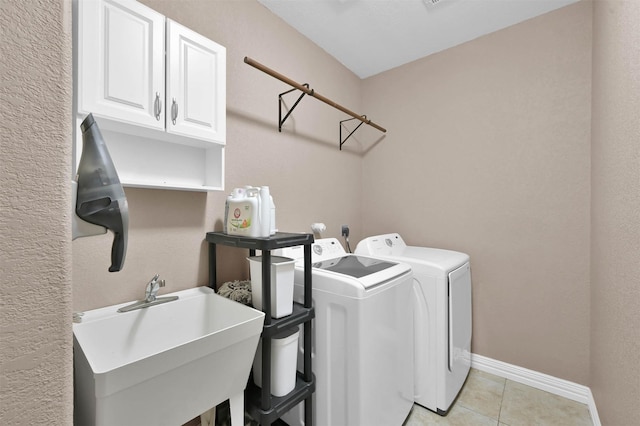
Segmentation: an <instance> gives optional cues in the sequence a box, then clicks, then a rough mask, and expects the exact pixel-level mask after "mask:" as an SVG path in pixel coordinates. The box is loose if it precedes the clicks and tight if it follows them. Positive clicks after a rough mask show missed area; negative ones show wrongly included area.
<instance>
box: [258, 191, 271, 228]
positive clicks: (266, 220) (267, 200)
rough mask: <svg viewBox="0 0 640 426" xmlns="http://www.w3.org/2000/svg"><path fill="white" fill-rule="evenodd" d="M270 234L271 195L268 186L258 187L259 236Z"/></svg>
mask: <svg viewBox="0 0 640 426" xmlns="http://www.w3.org/2000/svg"><path fill="white" fill-rule="evenodd" d="M269 235H271V195H270V194H269V187H268V186H261V187H260V236H261V237H268V236H269Z"/></svg>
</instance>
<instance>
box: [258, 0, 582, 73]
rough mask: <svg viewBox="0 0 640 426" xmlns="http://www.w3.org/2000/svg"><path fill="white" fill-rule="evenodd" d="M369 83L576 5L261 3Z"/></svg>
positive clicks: (380, 0)
mask: <svg viewBox="0 0 640 426" xmlns="http://www.w3.org/2000/svg"><path fill="white" fill-rule="evenodd" d="M258 1H259V2H260V3H262V4H263V5H264V6H266V7H267V8H268V9H269V10H271V12H273V13H274V14H276V15H277V16H279V17H280V18H282V19H283V20H284V21H285V22H287V23H288V24H289V25H291V26H292V27H293V28H295V29H297V30H298V31H299V32H300V33H302V34H303V35H305V36H306V37H308V38H309V39H311V40H312V41H313V42H314V43H316V44H317V45H318V46H320V47H321V48H323V49H324V50H325V51H327V52H328V53H329V54H330V55H331V56H333V57H334V58H336V59H337V60H338V61H340V62H341V63H342V64H343V65H344V66H346V67H347V68H348V69H350V70H351V71H353V73H355V74H356V75H357V76H359V77H360V78H366V77H369V76H372V75H375V74H378V73H380V72H383V71H386V70H389V69H391V68H395V67H397V66H400V65H403V64H406V63H408V62H411V61H414V60H416V59H419V58H423V57H425V56H428V55H431V54H432V53H436V52H439V51H442V50H445V49H448V48H450V47H453V46H456V45H459V44H461V43H464V42H467V41H470V40H473V39H475V38H478V37H480V36H482V35H485V34H489V33H491V32H494V31H498V30H500V29H503V28H506V27H508V26H511V25H514V24H517V23H518V22H522V21H524V20H527V19H530V18H533V17H535V16H538V15H542V14H543V13H547V12H550V11H552V10H554V9H558V8H560V7H563V6H566V5H568V4H571V3H575V2H576V1H578V0H258Z"/></svg>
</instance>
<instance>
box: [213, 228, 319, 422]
mask: <svg viewBox="0 0 640 426" xmlns="http://www.w3.org/2000/svg"><path fill="white" fill-rule="evenodd" d="M206 240H207V242H208V243H209V287H211V288H213V289H214V290H215V289H216V245H218V244H221V245H225V246H231V247H238V248H244V249H248V250H249V255H250V256H255V255H256V250H261V251H262V311H263V312H264V313H265V318H264V328H263V330H262V388H258V387H257V386H255V385H254V384H253V382H252V381H249V384H248V386H247V390H246V391H245V405H246V408H247V409H248V410H249V413H250V414H251V416H252V417H253V418H254V419H255V420H256V421H258V422H259V423H260V424H261V425H265V426H269V425H271V423H273V422H274V421H276V420H277V419H279V418H280V417H281V416H282V415H283V414H284V413H286V412H287V411H289V410H290V409H291V408H293V407H294V406H296V405H297V404H299V403H300V402H301V401H304V417H305V424H306V425H308V426H312V425H313V420H312V394H313V392H315V377H314V375H313V371H312V368H311V320H312V319H313V317H314V316H315V312H314V310H313V306H312V298H311V244H313V241H314V240H313V234H296V233H285V232H278V233H276V234H275V235H272V236H270V237H260V238H252V237H240V236H236V235H227V234H225V233H222V232H209V233H207V236H206ZM299 245H302V246H304V303H303V304H300V303H296V302H294V304H293V313H292V314H291V315H288V316H286V317H284V318H278V319H276V318H271V251H272V250H275V249H279V248H284V247H292V246H299ZM300 324H304V373H300V372H296V385H295V387H294V389H293V390H292V391H291V392H290V393H289V394H287V395H285V396H282V397H275V396H272V395H271V392H270V389H271V350H270V349H271V338H272V337H273V336H274V335H275V334H278V333H280V332H282V331H285V330H287V329H290V328H293V327H297V326H298V325H300Z"/></svg>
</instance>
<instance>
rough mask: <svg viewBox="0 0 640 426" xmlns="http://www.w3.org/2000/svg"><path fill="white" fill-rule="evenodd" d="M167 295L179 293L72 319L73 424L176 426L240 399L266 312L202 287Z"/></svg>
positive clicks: (110, 307) (102, 309) (89, 313)
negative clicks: (169, 298) (166, 299)
mask: <svg viewBox="0 0 640 426" xmlns="http://www.w3.org/2000/svg"><path fill="white" fill-rule="evenodd" d="M166 296H178V297H179V299H178V300H176V301H172V302H168V303H164V304H161V305H156V306H151V307H149V308H143V309H138V310H135V311H131V312H126V313H118V312H117V310H118V308H120V307H123V306H127V305H129V304H130V303H131V302H129V303H123V304H120V305H114V306H109V307H106V308H100V309H95V310H93V311H88V312H85V313H84V316H83V317H82V322H80V323H75V324H73V336H74V339H73V344H74V347H73V348H74V356H73V357H74V384H75V421H74V423H75V424H76V425H90V424H96V425H109V426H112V425H118V426H125V425H172V426H176V425H181V424H184V423H186V422H187V421H189V420H190V419H192V418H194V417H196V416H198V415H199V414H201V413H203V412H205V411H207V410H209V409H211V408H213V407H214V406H215V405H217V404H219V403H220V402H222V401H225V400H226V399H230V398H231V399H232V404H234V403H235V404H236V405H237V403H238V401H240V402H241V403H242V401H243V400H242V394H243V391H244V388H245V386H246V384H247V379H248V377H249V370H250V369H251V364H252V361H253V357H254V355H255V351H256V347H257V345H258V338H259V336H260V333H261V331H262V325H263V322H264V313H263V312H260V311H257V310H255V309H252V308H250V307H247V306H244V305H241V304H240V303H237V302H234V301H231V300H228V299H226V298H224V297H221V296H218V295H217V294H215V293H214V292H213V290H211V289H210V288H208V287H197V288H192V289H189V290H184V291H179V292H175V293H172V294H169V295H166ZM238 398H239V399H238ZM235 409H236V410H239V409H240V407H237V406H236V408H235ZM233 410H234V407H232V411H233ZM232 420H233V419H232Z"/></svg>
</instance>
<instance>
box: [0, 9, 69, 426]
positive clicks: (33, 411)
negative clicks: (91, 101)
mask: <svg viewBox="0 0 640 426" xmlns="http://www.w3.org/2000/svg"><path fill="white" fill-rule="evenodd" d="M70 19H71V10H70V8H69V4H67V2H63V1H60V0H49V1H45V0H40V1H36V0H30V1H18V0H15V1H14V0H3V1H1V2H0V40H2V43H0V49H1V52H0V58H2V59H1V60H0V64H1V65H0V68H1V73H0V74H1V75H2V77H1V78H2V84H1V85H0V93H1V99H2V102H0V117H2V124H1V125H0V129H1V134H0V139H1V141H2V149H1V154H0V155H1V160H0V164H1V165H0V170H1V173H0V188H2V189H1V190H0V209H1V213H0V247H1V250H2V257H1V258H0V262H1V263H0V271H2V272H1V274H0V275H1V280H0V294H1V297H0V317H1V319H0V332H1V333H2V337H0V365H1V367H0V424H3V425H18V424H27V423H28V424H49V425H51V424H67V425H68V424H71V423H72V413H73V400H72V391H71V389H72V356H71V351H72V344H71V239H70V226H69V214H68V212H69V206H70V201H69V198H70V193H69V176H70V173H71V172H70V171H71V149H70V147H71V145H70V140H71V127H70V126H71V123H70V120H69V119H70V117H71V103H70V100H71V21H70Z"/></svg>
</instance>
